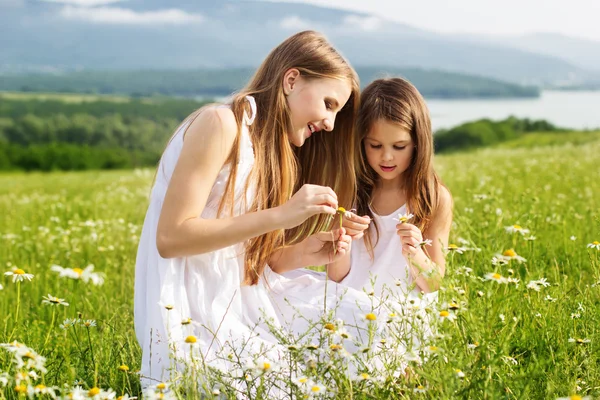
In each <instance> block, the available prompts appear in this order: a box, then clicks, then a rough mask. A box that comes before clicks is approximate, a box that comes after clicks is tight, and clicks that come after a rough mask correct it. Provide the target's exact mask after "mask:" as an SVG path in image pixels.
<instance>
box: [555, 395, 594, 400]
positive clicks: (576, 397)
mask: <svg viewBox="0 0 600 400" xmlns="http://www.w3.org/2000/svg"><path fill="white" fill-rule="evenodd" d="M556 400H591V397H590V396H583V397H581V396H580V395H578V394H572V395H570V396H567V397H558V398H557V399H556Z"/></svg>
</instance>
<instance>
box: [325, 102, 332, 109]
mask: <svg viewBox="0 0 600 400" xmlns="http://www.w3.org/2000/svg"><path fill="white" fill-rule="evenodd" d="M325 108H327V109H328V110H331V102H330V101H329V100H325Z"/></svg>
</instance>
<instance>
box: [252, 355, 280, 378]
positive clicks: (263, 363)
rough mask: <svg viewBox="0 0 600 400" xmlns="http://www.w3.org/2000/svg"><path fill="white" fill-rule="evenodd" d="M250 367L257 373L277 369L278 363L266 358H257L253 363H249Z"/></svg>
mask: <svg viewBox="0 0 600 400" xmlns="http://www.w3.org/2000/svg"><path fill="white" fill-rule="evenodd" d="M249 366H250V369H252V370H253V371H254V372H256V373H259V374H264V373H267V372H271V371H277V370H278V365H277V364H275V363H273V362H272V361H270V360H267V359H266V358H259V359H258V360H256V362H255V363H250V365H249Z"/></svg>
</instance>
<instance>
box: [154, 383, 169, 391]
mask: <svg viewBox="0 0 600 400" xmlns="http://www.w3.org/2000/svg"><path fill="white" fill-rule="evenodd" d="M166 387H167V385H165V384H164V383H162V382H161V383H159V384H158V385H156V388H157V389H158V390H164V389H165V388H166Z"/></svg>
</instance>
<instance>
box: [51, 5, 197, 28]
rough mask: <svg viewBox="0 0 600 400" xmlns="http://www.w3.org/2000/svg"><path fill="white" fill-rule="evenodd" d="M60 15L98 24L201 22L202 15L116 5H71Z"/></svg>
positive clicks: (173, 10)
mask: <svg viewBox="0 0 600 400" xmlns="http://www.w3.org/2000/svg"><path fill="white" fill-rule="evenodd" d="M60 14H61V16H62V17H64V18H67V19H73V20H78V21H88V22H94V23H99V24H128V25H144V24H174V25H181V24H187V23H191V22H201V21H203V20H204V17H202V15H200V14H192V13H187V12H185V11H182V10H179V9H176V8H171V9H166V10H157V11H144V12H137V11H134V10H130V9H127V8H118V7H96V8H86V7H73V6H66V7H64V8H63V9H62V10H61V12H60Z"/></svg>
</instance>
